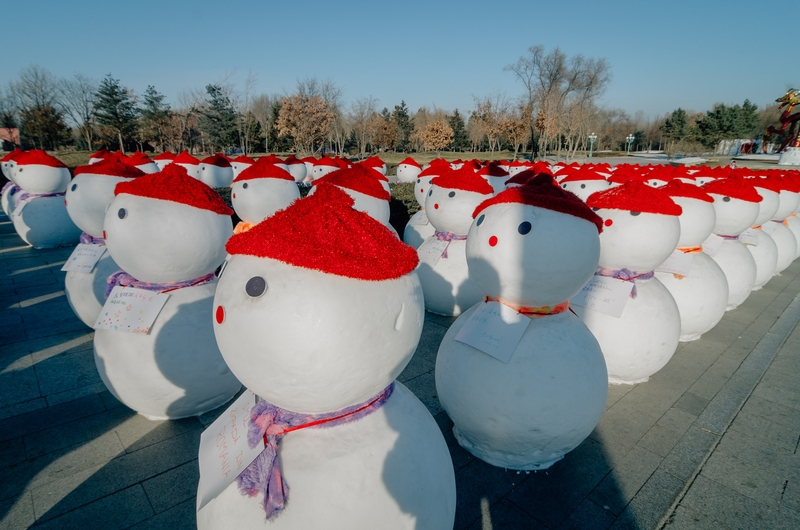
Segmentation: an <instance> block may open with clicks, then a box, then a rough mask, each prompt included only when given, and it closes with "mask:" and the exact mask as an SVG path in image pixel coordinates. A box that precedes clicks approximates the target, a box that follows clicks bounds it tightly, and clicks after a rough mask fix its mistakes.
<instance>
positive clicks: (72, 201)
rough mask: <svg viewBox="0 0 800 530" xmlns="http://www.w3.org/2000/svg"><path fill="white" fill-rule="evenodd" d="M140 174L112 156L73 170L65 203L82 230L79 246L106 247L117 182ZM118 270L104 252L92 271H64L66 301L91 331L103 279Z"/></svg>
mask: <svg viewBox="0 0 800 530" xmlns="http://www.w3.org/2000/svg"><path fill="white" fill-rule="evenodd" d="M143 175H144V173H143V172H142V171H140V170H139V169H136V168H135V167H132V166H129V165H128V164H125V163H123V162H122V161H121V160H120V159H119V158H118V157H115V156H108V157H106V158H104V159H103V160H101V161H100V162H97V163H95V164H90V165H87V166H80V167H78V168H76V169H75V178H74V179H72V182H71V183H70V185H69V188H67V194H66V197H65V199H64V203H65V204H66V206H67V213H68V214H69V216H70V218H71V219H72V221H73V222H74V223H75V224H76V225H77V226H78V228H80V229H81V230H83V233H82V234H81V237H80V241H81V243H84V244H88V245H97V246H98V247H103V248H105V238H104V236H103V222H104V220H105V216H106V209H107V208H108V205H109V204H111V201H113V200H114V188H115V187H116V185H117V184H119V183H120V182H128V181H129V180H131V179H134V178H137V177H141V176H143ZM117 270H119V265H117V264H116V263H115V262H114V260H113V258H112V257H111V255H110V254H109V253H108V252H105V253H104V254H103V255H102V256H101V257H100V259H99V260H98V261H97V263H95V265H94V267H93V268H92V269H90V270H88V271H85V272H82V271H68V272H67V275H66V278H65V280H64V291H65V292H66V294H67V301H68V302H69V305H70V307H72V310H73V311H74V312H75V315H76V316H77V317H78V318H79V319H81V321H82V322H83V323H84V324H86V325H87V326H89V327H90V328H91V327H94V323H95V322H96V321H97V316H98V315H99V314H100V310H101V309H102V308H103V304H104V303H105V301H106V297H105V293H106V288H107V287H108V284H107V283H106V279H107V278H108V277H109V276H110V275H111V274H113V273H114V272H115V271H117Z"/></svg>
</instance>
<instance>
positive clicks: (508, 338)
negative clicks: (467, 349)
mask: <svg viewBox="0 0 800 530" xmlns="http://www.w3.org/2000/svg"><path fill="white" fill-rule="evenodd" d="M530 321H531V319H530V318H528V317H526V316H525V315H522V314H520V313H518V312H517V311H515V310H514V309H512V308H510V307H508V306H507V305H505V304H501V303H499V302H483V303H481V304H479V305H478V307H477V308H475V311H473V312H472V314H471V315H470V316H469V319H468V320H467V321H466V322H464V325H463V326H462V327H461V329H460V330H458V333H456V340H457V341H459V342H463V343H464V344H469V345H470V346H472V347H473V348H477V349H479V350H481V351H482V352H483V353H486V354H488V355H491V356H492V357H494V358H495V359H497V360H498V361H501V362H504V363H508V361H510V360H511V356H512V355H514V351H515V350H516V349H517V345H518V344H519V341H520V340H521V339H522V335H523V333H525V330H526V329H527V328H528V324H529V323H530Z"/></svg>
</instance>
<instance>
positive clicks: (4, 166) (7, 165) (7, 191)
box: [0, 148, 23, 215]
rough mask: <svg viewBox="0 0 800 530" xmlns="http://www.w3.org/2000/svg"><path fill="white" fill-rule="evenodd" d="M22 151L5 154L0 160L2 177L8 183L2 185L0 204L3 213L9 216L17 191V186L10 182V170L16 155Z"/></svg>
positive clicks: (15, 150)
mask: <svg viewBox="0 0 800 530" xmlns="http://www.w3.org/2000/svg"><path fill="white" fill-rule="evenodd" d="M22 152H23V151H22V149H20V148H16V149H14V150H13V151H11V152H10V153H8V154H6V156H4V157H3V158H2V159H0V169H1V170H2V173H3V176H4V177H5V178H6V179H8V182H6V183H5V184H3V190H2V194H1V195H2V198H1V199H0V204H2V208H3V213H4V214H6V215H11V204H12V203H13V200H12V198H13V196H14V194H15V193H17V192H18V191H19V189H20V188H19V186H17V185H16V184H14V181H13V180H11V168H12V167H13V160H14V157H16V156H17V155H18V154H20V153H22Z"/></svg>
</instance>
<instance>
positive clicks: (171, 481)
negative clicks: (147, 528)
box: [142, 460, 200, 513]
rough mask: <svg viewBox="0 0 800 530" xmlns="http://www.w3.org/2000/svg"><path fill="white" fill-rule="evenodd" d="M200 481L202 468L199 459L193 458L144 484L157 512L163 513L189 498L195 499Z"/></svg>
mask: <svg viewBox="0 0 800 530" xmlns="http://www.w3.org/2000/svg"><path fill="white" fill-rule="evenodd" d="M199 482H200V468H199V465H198V463H197V460H192V461H191V462H187V463H186V464H183V465H181V466H178V467H176V468H174V469H170V470H169V471H167V472H166V473H162V474H160V475H156V476H155V477H153V478H151V479H148V480H145V481H144V482H142V486H143V487H144V491H145V493H147V498H148V499H150V504H151V505H152V506H153V509H154V510H155V512H156V513H161V512H163V511H165V510H167V509H169V508H172V507H173V506H176V505H178V504H181V503H182V502H184V501H186V500H188V499H192V500H194V499H195V497H197V484H198V483H199Z"/></svg>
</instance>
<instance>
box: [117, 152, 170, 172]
mask: <svg viewBox="0 0 800 530" xmlns="http://www.w3.org/2000/svg"><path fill="white" fill-rule="evenodd" d="M125 163H126V164H128V165H129V166H133V167H135V168H136V169H138V170H139V171H141V172H143V173H147V174H148V175H149V174H151V173H158V172H159V171H161V169H160V168H159V167H158V164H156V163H155V162H153V161H152V160H150V157H148V156H147V155H146V154H144V153H142V152H141V151H136V152H135V153H133V154H132V155H131V156H129V157H128V159H127V160H126V161H125Z"/></svg>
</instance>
